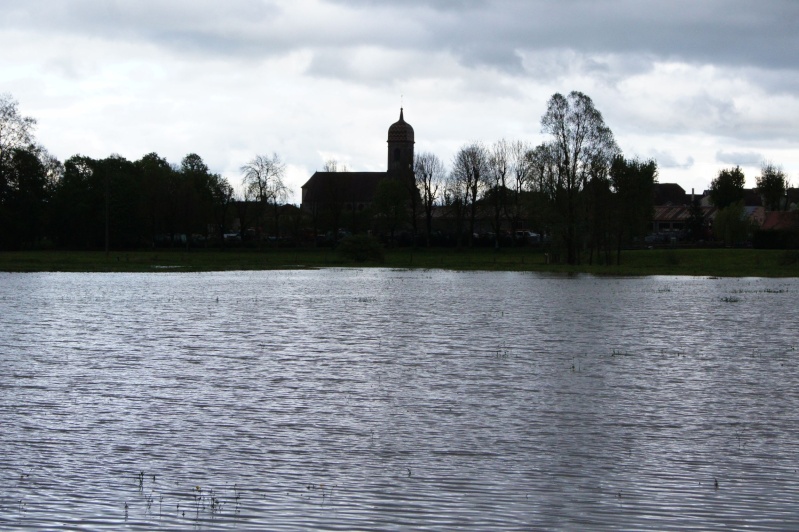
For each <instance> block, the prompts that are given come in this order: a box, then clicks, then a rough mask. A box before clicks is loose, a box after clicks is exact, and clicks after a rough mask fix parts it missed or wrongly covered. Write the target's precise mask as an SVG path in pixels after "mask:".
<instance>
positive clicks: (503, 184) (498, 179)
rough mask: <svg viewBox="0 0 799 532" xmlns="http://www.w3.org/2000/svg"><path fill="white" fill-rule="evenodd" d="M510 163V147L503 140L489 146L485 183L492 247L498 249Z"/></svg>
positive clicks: (505, 206)
mask: <svg viewBox="0 0 799 532" xmlns="http://www.w3.org/2000/svg"><path fill="white" fill-rule="evenodd" d="M510 163H511V147H510V144H509V143H508V141H506V140H505V139H502V140H499V141H497V142H495V143H494V144H493V145H492V146H491V151H490V153H489V154H488V172H487V173H486V182H487V185H488V191H487V195H489V199H490V200H491V201H490V203H491V207H492V211H493V212H492V220H491V226H492V227H493V229H494V247H495V248H497V249H498V248H499V233H500V231H501V230H502V218H503V217H504V215H505V212H506V210H507V204H508V186H507V179H508V172H509V171H510Z"/></svg>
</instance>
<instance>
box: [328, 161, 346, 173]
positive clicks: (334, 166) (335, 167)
mask: <svg viewBox="0 0 799 532" xmlns="http://www.w3.org/2000/svg"><path fill="white" fill-rule="evenodd" d="M322 171H323V172H349V170H348V169H347V165H346V164H341V165H339V162H338V161H337V160H335V159H328V160H327V161H325V165H324V166H323V167H322Z"/></svg>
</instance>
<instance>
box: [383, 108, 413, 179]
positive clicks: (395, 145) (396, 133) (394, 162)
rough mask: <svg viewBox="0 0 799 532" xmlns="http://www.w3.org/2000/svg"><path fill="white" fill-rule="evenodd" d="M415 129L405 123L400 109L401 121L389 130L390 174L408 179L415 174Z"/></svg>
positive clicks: (392, 125)
mask: <svg viewBox="0 0 799 532" xmlns="http://www.w3.org/2000/svg"><path fill="white" fill-rule="evenodd" d="M413 144H414V141H413V128H412V127H411V125H410V124H409V123H407V122H406V121H405V118H404V117H403V115H402V108H400V117H399V121H397V122H394V123H393V124H391V127H389V128H388V174H389V176H392V177H406V176H411V175H412V174H413Z"/></svg>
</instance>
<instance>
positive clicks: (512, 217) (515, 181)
mask: <svg viewBox="0 0 799 532" xmlns="http://www.w3.org/2000/svg"><path fill="white" fill-rule="evenodd" d="M529 152H530V145H529V144H528V143H527V142H524V141H521V140H517V141H514V142H511V143H510V145H509V146H508V167H509V169H508V173H509V174H510V184H509V185H508V189H509V192H510V196H511V197H510V198H509V201H508V202H507V203H506V210H505V216H506V217H507V219H508V222H509V223H510V227H511V232H512V233H513V234H515V233H516V231H517V230H518V229H519V223H520V221H521V218H522V215H523V214H524V210H523V205H522V196H523V195H524V193H525V192H526V191H528V190H529V188H530V181H531V176H532V159H531V158H530V157H529V155H528V154H529Z"/></svg>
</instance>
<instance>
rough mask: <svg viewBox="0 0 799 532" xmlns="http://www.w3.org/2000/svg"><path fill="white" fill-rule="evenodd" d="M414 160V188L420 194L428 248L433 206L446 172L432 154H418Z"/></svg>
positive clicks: (431, 228)
mask: <svg viewBox="0 0 799 532" xmlns="http://www.w3.org/2000/svg"><path fill="white" fill-rule="evenodd" d="M414 159H415V160H414V162H413V172H414V175H415V177H416V186H417V187H418V189H419V190H421V193H422V210H423V211H424V216H425V242H426V244H427V246H428V247H430V237H431V234H432V232H433V206H434V205H435V202H436V200H437V199H438V195H439V191H440V189H441V188H442V187H443V185H444V179H445V176H446V170H445V169H444V163H442V162H441V159H439V158H438V156H436V155H435V154H433V153H430V152H422V153H418V154H416V156H415V157H414Z"/></svg>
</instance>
